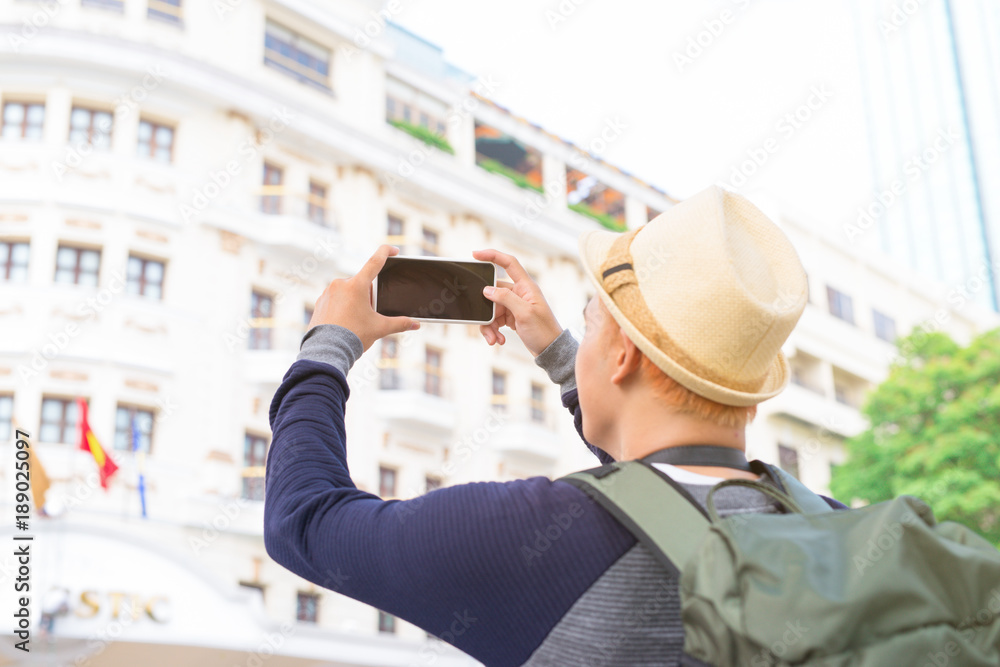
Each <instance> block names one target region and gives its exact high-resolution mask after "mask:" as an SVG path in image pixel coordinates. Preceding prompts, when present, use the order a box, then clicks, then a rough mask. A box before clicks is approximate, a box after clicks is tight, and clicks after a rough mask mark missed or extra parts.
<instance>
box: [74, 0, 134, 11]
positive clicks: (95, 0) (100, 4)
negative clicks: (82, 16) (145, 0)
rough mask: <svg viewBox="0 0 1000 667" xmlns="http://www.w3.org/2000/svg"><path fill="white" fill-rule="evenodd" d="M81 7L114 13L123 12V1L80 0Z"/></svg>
mask: <svg viewBox="0 0 1000 667" xmlns="http://www.w3.org/2000/svg"><path fill="white" fill-rule="evenodd" d="M80 6H81V7H96V8H98V9H110V10H111V11H115V12H122V13H124V12H125V2H124V0H80Z"/></svg>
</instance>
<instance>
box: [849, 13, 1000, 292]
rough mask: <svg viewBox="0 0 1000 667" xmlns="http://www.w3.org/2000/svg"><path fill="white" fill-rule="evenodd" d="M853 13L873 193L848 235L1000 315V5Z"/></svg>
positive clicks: (864, 204)
mask: <svg viewBox="0 0 1000 667" xmlns="http://www.w3.org/2000/svg"><path fill="white" fill-rule="evenodd" d="M852 6H853V12H854V19H855V23H856V27H857V48H858V57H859V62H860V77H861V83H862V87H863V90H864V95H865V104H866V109H865V115H866V117H867V119H868V131H869V137H870V148H871V156H870V169H871V177H872V183H873V189H872V194H871V198H870V200H869V201H866V202H861V203H860V206H859V208H858V210H857V212H856V214H855V215H856V217H857V220H856V224H855V225H854V226H853V227H852V228H851V231H849V232H848V236H849V237H851V240H852V242H854V243H857V244H861V243H864V244H871V245H876V246H878V247H879V248H880V249H881V250H883V251H885V252H886V253H888V254H890V255H892V256H894V257H896V258H898V259H900V260H902V261H903V262H905V263H906V264H908V265H910V266H912V267H913V268H914V269H916V270H918V271H921V272H923V273H926V274H928V275H930V276H932V277H934V278H936V279H938V280H941V281H944V282H945V283H946V284H947V285H949V286H950V290H949V301H950V302H951V305H952V306H954V307H960V306H961V305H962V304H963V303H966V302H967V301H975V302H978V303H981V304H983V305H986V306H989V307H991V308H993V309H994V310H1000V308H998V305H997V299H998V292H1000V289H998V287H1000V45H998V44H997V40H996V36H997V35H1000V3H996V2H993V1H992V0H854V2H853V3H852Z"/></svg>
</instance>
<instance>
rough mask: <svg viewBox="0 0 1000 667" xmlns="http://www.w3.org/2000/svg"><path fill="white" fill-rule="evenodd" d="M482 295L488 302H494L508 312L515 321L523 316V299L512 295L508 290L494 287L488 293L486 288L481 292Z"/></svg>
mask: <svg viewBox="0 0 1000 667" xmlns="http://www.w3.org/2000/svg"><path fill="white" fill-rule="evenodd" d="M483 294H484V295H485V296H486V298H487V299H489V300H490V301H496V302H497V303H499V304H500V305H501V306H503V307H505V308H506V309H507V310H509V311H510V312H511V314H512V315H514V319H515V320H517V319H519V318H520V317H521V316H522V315H524V306H525V305H526V304H525V303H524V299H522V298H521V297H519V296H518V295H516V294H514V292H512V291H511V290H510V289H509V288H507V287H494V288H493V291H492V292H490V291H489V288H487V289H485V290H484V291H483Z"/></svg>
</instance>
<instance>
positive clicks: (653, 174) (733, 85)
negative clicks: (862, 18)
mask: <svg viewBox="0 0 1000 667" xmlns="http://www.w3.org/2000/svg"><path fill="white" fill-rule="evenodd" d="M854 1H855V0H849V1H848V2H820V1H819V0H715V1H711V2H704V1H702V2H697V3H696V2H691V1H690V0H688V1H687V2H681V1H680V0H659V1H657V2H653V1H650V0H645V1H643V0H561V1H560V0H505V2H503V3H489V4H487V3H482V2H470V0H398V2H399V5H398V7H399V10H398V13H396V14H395V15H394V16H393V21H394V22H396V23H397V24H399V25H402V26H403V27H404V28H406V29H408V30H410V31H411V32H414V33H416V34H417V35H419V36H421V37H423V38H424V39H427V40H428V41H430V42H432V43H434V44H436V45H438V46H440V47H441V48H442V49H443V50H444V57H445V59H446V60H447V61H449V62H451V63H452V64H454V65H456V66H458V67H460V68H462V69H464V70H466V71H468V72H470V73H472V74H475V75H490V76H492V77H493V78H494V79H496V80H497V81H499V86H498V88H497V90H496V92H495V93H494V94H493V96H492V97H493V99H494V101H496V102H497V103H498V104H500V105H502V106H504V107H507V108H508V109H509V110H510V111H511V112H512V113H515V114H517V115H519V116H522V117H524V118H526V119H528V120H530V121H532V122H535V123H537V124H539V125H541V126H542V127H543V128H545V129H546V130H548V131H549V132H552V133H554V134H556V135H559V136H561V137H563V138H564V139H566V140H568V141H572V142H574V143H576V144H578V145H580V146H583V147H586V146H588V145H590V143H591V141H592V140H593V139H594V138H596V137H598V136H599V135H600V132H601V130H602V129H603V128H604V127H605V125H606V124H607V123H608V122H616V123H617V124H619V125H622V126H624V128H623V131H622V133H621V135H620V136H619V138H618V139H616V140H615V141H614V142H612V143H611V144H610V145H608V146H607V148H606V149H605V150H604V151H603V152H602V153H600V154H599V157H601V158H603V159H605V160H607V161H609V162H611V163H612V164H614V165H616V166H617V167H619V168H621V169H623V170H625V171H628V172H630V173H632V174H633V175H635V176H637V177H639V178H641V179H643V180H645V181H647V182H649V183H651V184H653V185H655V186H657V187H659V188H660V189H662V190H664V191H666V192H667V193H668V194H670V195H671V196H673V197H675V198H678V199H684V198H686V197H688V196H691V195H693V194H695V193H696V192H699V191H700V190H702V189H704V188H705V187H708V186H709V185H712V184H713V183H718V184H721V185H724V186H727V187H730V188H731V189H735V190H738V191H740V192H743V193H744V194H746V195H747V196H750V197H751V198H752V199H754V200H755V201H758V202H760V201H766V202H769V203H773V205H775V206H777V207H778V208H779V209H780V210H781V211H782V212H783V213H784V214H786V215H789V216H791V217H794V218H796V219H798V220H800V221H801V222H804V223H807V224H808V223H811V224H815V225H820V226H824V227H829V228H831V231H833V232H835V231H836V230H839V229H841V228H842V226H843V225H844V224H845V223H847V222H850V221H851V219H852V215H856V214H855V213H854V212H855V211H856V209H857V206H858V204H859V203H861V202H865V201H868V200H870V198H871V192H872V188H871V183H870V169H869V168H868V165H867V160H868V156H869V144H868V135H867V132H868V128H867V126H866V121H865V115H864V104H863V98H862V93H861V89H860V86H861V79H860V74H859V63H858V56H857V53H858V51H857V47H856V44H855V40H854V33H855V24H854V22H853V21H854V20H855V19H854V18H853V15H852V7H853V4H852V3H853V2H854Z"/></svg>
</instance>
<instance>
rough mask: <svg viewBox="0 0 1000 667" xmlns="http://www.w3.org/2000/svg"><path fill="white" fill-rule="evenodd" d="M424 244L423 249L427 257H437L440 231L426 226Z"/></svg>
mask: <svg viewBox="0 0 1000 667" xmlns="http://www.w3.org/2000/svg"><path fill="white" fill-rule="evenodd" d="M423 233H424V239H423V240H424V244H423V246H422V247H421V251H422V253H423V255H424V256H425V257H437V255H438V233H437V232H435V231H434V230H433V229H427V228H426V227H424V232H423Z"/></svg>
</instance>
